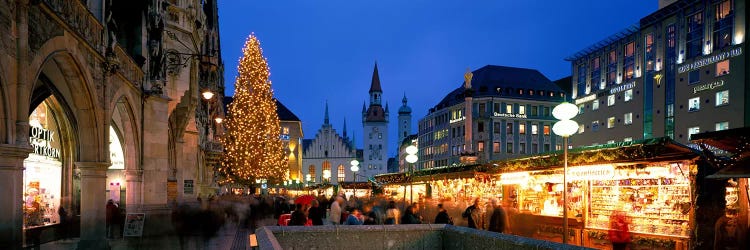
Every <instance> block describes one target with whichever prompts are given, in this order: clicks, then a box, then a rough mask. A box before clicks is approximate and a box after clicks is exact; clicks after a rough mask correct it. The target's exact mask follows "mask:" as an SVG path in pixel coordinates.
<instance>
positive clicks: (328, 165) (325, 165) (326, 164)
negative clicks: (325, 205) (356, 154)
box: [321, 161, 333, 181]
mask: <svg viewBox="0 0 750 250" xmlns="http://www.w3.org/2000/svg"><path fill="white" fill-rule="evenodd" d="M326 170H328V173H330V174H331V175H333V173H331V162H329V161H323V173H325V172H326ZM321 176H322V175H321ZM323 178H325V176H324V177H323ZM328 181H331V177H330V176H328Z"/></svg>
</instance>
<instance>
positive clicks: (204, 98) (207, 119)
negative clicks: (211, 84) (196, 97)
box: [201, 89, 221, 140]
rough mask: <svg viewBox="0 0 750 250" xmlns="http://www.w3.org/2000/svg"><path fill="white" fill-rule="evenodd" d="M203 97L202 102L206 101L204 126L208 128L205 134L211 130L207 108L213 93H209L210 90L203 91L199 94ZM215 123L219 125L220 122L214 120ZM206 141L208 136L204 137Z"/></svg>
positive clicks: (209, 114)
mask: <svg viewBox="0 0 750 250" xmlns="http://www.w3.org/2000/svg"><path fill="white" fill-rule="evenodd" d="M201 95H202V96H203V100H206V126H208V128H207V129H208V130H207V131H206V132H207V133H208V132H210V130H211V124H210V123H211V122H210V120H211V113H210V111H209V106H210V105H211V99H212V98H213V97H214V92H211V90H208V89H206V90H204V91H203V93H201ZM216 122H217V123H221V120H216ZM206 140H208V135H206Z"/></svg>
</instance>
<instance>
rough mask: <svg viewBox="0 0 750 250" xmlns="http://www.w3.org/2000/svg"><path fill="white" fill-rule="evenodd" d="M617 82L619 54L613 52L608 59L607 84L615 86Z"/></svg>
mask: <svg viewBox="0 0 750 250" xmlns="http://www.w3.org/2000/svg"><path fill="white" fill-rule="evenodd" d="M616 81H617V52H616V51H614V50H612V51H610V52H609V57H607V84H608V85H613V84H615V82H616Z"/></svg>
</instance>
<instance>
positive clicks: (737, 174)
mask: <svg viewBox="0 0 750 250" xmlns="http://www.w3.org/2000/svg"><path fill="white" fill-rule="evenodd" d="M706 178H708V179H729V178H750V157H745V158H744V159H742V160H740V161H737V162H735V163H734V164H732V165H731V166H728V167H725V168H722V169H721V170H719V171H717V172H716V173H714V174H712V175H709V176H706Z"/></svg>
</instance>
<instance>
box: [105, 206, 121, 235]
mask: <svg viewBox="0 0 750 250" xmlns="http://www.w3.org/2000/svg"><path fill="white" fill-rule="evenodd" d="M106 213H107V217H106V218H105V219H106V224H107V238H109V239H111V238H114V234H115V228H117V222H118V221H119V220H120V218H119V217H120V216H119V215H120V209H118V208H117V205H115V202H114V201H113V200H112V199H110V200H108V201H107V206H106Z"/></svg>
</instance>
